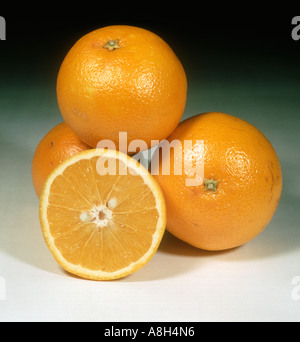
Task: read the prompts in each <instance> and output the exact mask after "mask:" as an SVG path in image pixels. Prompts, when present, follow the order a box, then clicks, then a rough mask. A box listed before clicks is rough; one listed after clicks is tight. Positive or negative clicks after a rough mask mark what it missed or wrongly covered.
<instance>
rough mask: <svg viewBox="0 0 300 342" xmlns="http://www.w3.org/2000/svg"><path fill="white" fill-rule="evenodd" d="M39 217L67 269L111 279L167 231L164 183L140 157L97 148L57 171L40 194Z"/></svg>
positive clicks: (142, 259) (149, 252)
mask: <svg viewBox="0 0 300 342" xmlns="http://www.w3.org/2000/svg"><path fill="white" fill-rule="evenodd" d="M104 170H107V172H106V174H105V172H104ZM97 171H98V172H99V173H98V172H97ZM40 221H41V226H42V231H43V235H44V238H45V241H46V243H47V245H48V247H49V249H50V251H51V252H52V254H53V256H54V258H55V259H56V261H57V262H58V263H59V264H60V265H61V266H62V267H63V268H64V269H65V270H66V271H68V272H70V273H73V274H76V275H78V276H80V277H83V278H88V279H95V280H109V279H116V278H121V277H124V276H126V275H128V274H130V273H132V272H134V271H136V270H138V269H140V268H141V267H142V266H144V265H145V264H146V263H147V262H148V261H149V260H150V259H151V258H152V256H153V255H154V253H155V252H156V250H157V248H158V246H159V244H160V241H161V239H162V236H163V234H164V230H165V225H166V208H165V201H164V197H163V194H162V192H161V190H160V187H159V186H158V185H157V183H156V181H155V180H154V178H153V177H152V176H151V175H150V173H149V172H148V171H147V170H146V169H145V168H144V167H142V166H141V165H140V164H139V163H138V162H137V161H136V160H134V159H133V158H130V157H128V156H127V155H125V154H122V153H120V152H116V151H112V150H102V149H97V150H89V151H85V152H81V153H79V154H77V155H75V156H73V157H72V158H70V159H68V160H67V161H65V162H63V163H62V164H61V165H60V166H58V167H57V168H56V169H55V170H54V171H53V173H52V174H51V175H50V177H49V178H48V180H47V181H46V183H45V186H44V189H43V192H42V195H41V199H40Z"/></svg>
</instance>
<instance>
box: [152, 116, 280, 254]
mask: <svg viewBox="0 0 300 342" xmlns="http://www.w3.org/2000/svg"><path fill="white" fill-rule="evenodd" d="M175 139H178V141H179V142H181V144H180V146H182V147H180V148H179V149H178V150H177V151H178V152H177V153H176V154H175V153H174V150H172V153H171V157H170V175H162V172H161V171H162V167H163V166H164V163H167V162H168V158H164V159H163V160H162V161H161V162H160V165H159V168H160V170H158V169H156V170H155V172H157V173H159V175H157V176H155V178H156V180H157V181H158V183H159V184H160V186H161V188H162V190H163V193H164V195H165V199H166V204H167V219H168V224H167V228H168V230H169V231H170V232H171V233H172V234H174V235H175V236H176V237H178V238H179V239H181V240H183V241H185V242H187V243H189V244H191V245H193V246H195V247H198V248H201V249H205V250H214V251H217V250H225V249H230V248H233V247H237V246H240V245H243V244H245V243H246V242H248V241H250V240H251V239H253V238H254V237H256V236H257V235H258V234H259V233H261V232H262V231H263V230H264V228H265V227H266V226H267V225H268V224H269V222H270V220H271V218H272V216H273V215H274V213H275V211H276V208H277V205H278V203H279V200H280V196H281V190H282V175H281V168H280V163H279V160H278V157H277V155H276V152H275V150H274V148H273V147H272V145H271V143H270V142H269V141H268V140H267V138H266V137H265V136H264V135H263V134H262V133H261V132H260V131H259V130H258V129H257V128H255V127H254V126H252V125H251V124H249V123H247V122H246V121H244V120H241V119H239V118H237V117H234V116H230V115H227V114H223V113H205V114H201V115H196V116H194V117H192V118H190V119H188V120H185V121H184V122H182V123H181V124H180V125H179V126H178V127H177V129H176V130H175V131H174V133H173V134H172V135H171V136H170V137H169V139H168V140H169V141H170V142H171V141H174V140H175ZM185 140H186V141H192V145H191V146H190V147H189V145H188V144H186V146H187V148H186V149H184V141H185ZM197 140H198V142H197ZM201 141H202V142H201ZM156 153H159V151H157V152H156ZM174 155H175V157H176V158H177V159H176V160H177V161H178V160H180V159H181V158H182V159H183V161H184V162H183V163H182V164H183V167H182V169H183V172H182V174H181V175H176V174H175V172H174ZM155 156H157V154H156V155H155ZM189 162H190V165H192V166H193V168H185V167H184V165H189ZM203 163H204V164H203ZM202 164H203V165H204V179H202V180H203V182H202V184H201V181H200V182H199V184H193V185H191V184H189V182H190V181H191V180H192V179H193V177H194V176H196V173H195V171H196V170H198V169H196V167H197V165H198V166H199V170H200V165H202ZM153 169H154V167H153ZM192 170H193V172H194V174H192V173H191V171H192ZM158 171H159V172H158ZM177 174H178V172H177ZM187 184H188V185H189V186H187Z"/></svg>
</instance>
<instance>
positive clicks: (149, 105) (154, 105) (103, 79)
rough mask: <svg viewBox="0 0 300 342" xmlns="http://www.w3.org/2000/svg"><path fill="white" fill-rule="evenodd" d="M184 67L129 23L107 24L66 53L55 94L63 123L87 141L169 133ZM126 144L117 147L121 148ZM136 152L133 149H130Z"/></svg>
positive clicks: (177, 115)
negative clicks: (125, 134) (123, 135)
mask: <svg viewBox="0 0 300 342" xmlns="http://www.w3.org/2000/svg"><path fill="white" fill-rule="evenodd" d="M186 95H187V79H186V74H185V71H184V69H183V67H182V65H181V63H180V61H179V59H178V58H177V57H176V55H175V53H174V52H173V50H172V49H171V48H170V47H169V45H168V44H167V43H166V42H165V41H164V40H163V39H161V38H160V37H158V36H157V35H156V34H154V33H152V32H150V31H148V30H145V29H142V28H138V27H132V26H123V25H119V26H108V27H104V28H100V29H98V30H95V31H93V32H90V33H89V34H87V35H85V36H84V37H82V38H81V39H79V40H78V41H77V42H76V44H75V45H74V46H73V47H72V49H71V50H70V51H69V53H68V54H67V56H66V57H65V59H64V61H63V63H62V65H61V68H60V71H59V74H58V79H57V99H58V104H59V107H60V110H61V114H62V116H63V118H64V120H65V121H66V123H67V124H68V125H69V126H70V127H71V128H72V130H73V131H74V132H75V133H76V134H77V136H78V137H79V138H80V139H81V140H82V141H84V142H85V143H86V144H88V145H90V146H92V147H96V146H97V144H98V142H99V141H100V140H104V139H109V140H112V141H113V142H114V144H115V146H116V148H117V149H119V132H127V139H128V145H129V144H130V142H131V141H132V140H136V139H140V140H143V141H145V143H146V144H147V145H145V148H143V149H146V147H147V148H148V147H151V144H150V142H151V140H161V139H164V138H166V137H168V136H169V135H170V134H171V133H172V132H173V131H174V129H175V128H176V126H177V125H178V123H179V122H180V119H181V117H182V114H183V112H184V108H185V104H186ZM126 148H127V146H124V147H122V148H120V150H122V151H124V150H125V149H126ZM134 152H135V151H134Z"/></svg>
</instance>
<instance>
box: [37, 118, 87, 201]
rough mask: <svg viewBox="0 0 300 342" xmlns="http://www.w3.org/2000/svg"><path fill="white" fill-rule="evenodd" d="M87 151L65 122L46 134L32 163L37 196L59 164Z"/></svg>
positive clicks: (85, 146)
mask: <svg viewBox="0 0 300 342" xmlns="http://www.w3.org/2000/svg"><path fill="white" fill-rule="evenodd" d="M89 149H90V147H89V146H88V145H86V144H85V143H84V142H82V141H81V140H79V139H78V138H77V136H76V135H75V134H74V132H73V131H72V130H71V129H70V128H69V127H68V126H67V125H66V123H65V122H63V123H61V124H59V125H57V126H55V127H54V128H53V129H52V130H51V131H50V132H49V133H48V134H46V136H45V137H44V138H43V139H42V140H41V142H40V143H39V145H38V146H37V148H36V151H35V154H34V157H33V161H32V170H31V171H32V182H33V186H34V189H35V192H36V194H37V196H38V197H40V195H41V192H42V189H43V186H44V183H45V182H46V180H47V178H48V176H49V175H50V174H51V172H52V171H53V170H54V169H55V168H56V167H57V166H58V165H59V164H61V163H62V162H63V161H65V160H66V159H68V158H70V157H72V156H73V155H75V154H77V153H79V152H82V151H86V150H89Z"/></svg>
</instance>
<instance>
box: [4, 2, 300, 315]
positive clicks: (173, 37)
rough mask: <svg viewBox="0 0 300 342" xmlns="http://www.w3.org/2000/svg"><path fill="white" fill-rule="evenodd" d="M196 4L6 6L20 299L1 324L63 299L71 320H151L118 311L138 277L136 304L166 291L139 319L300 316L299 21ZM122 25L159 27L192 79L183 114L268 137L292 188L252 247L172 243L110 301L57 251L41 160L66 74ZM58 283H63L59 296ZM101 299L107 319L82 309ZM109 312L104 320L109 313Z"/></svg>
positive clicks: (11, 223)
mask: <svg viewBox="0 0 300 342" xmlns="http://www.w3.org/2000/svg"><path fill="white" fill-rule="evenodd" d="M196 5H197V4H195V5H189V4H185V5H184V8H181V6H180V5H179V4H178V6H176V5H172V10H171V9H170V8H169V6H168V8H167V9H161V8H160V7H158V6H157V7H155V6H154V5H153V7H150V6H149V4H145V5H143V4H140V5H139V7H137V8H134V7H133V8H126V7H125V6H124V8H121V7H119V6H118V5H113V4H112V5H111V7H110V6H106V7H105V8H104V7H103V6H102V5H101V6H100V5H99V7H98V8H97V7H95V6H94V5H91V4H86V7H87V6H90V7H89V8H88V9H86V10H84V8H83V7H85V5H84V4H78V8H77V7H76V5H75V4H73V5H72V9H71V8H70V7H71V5H70V4H68V5H67V6H68V7H67V8H65V9H64V10H63V4H62V3H61V4H60V5H58V4H55V5H54V4H52V5H51V6H49V5H48V6H47V5H46V6H45V7H43V8H36V6H31V7H30V6H28V4H27V5H22V7H20V6H18V8H16V9H15V10H14V9H9V10H8V9H7V10H6V9H5V8H4V9H3V12H1V8H0V15H1V16H3V17H5V19H6V21H7V40H6V41H0V151H1V152H0V157H1V158H0V188H1V192H0V214H1V221H0V222H1V224H0V276H2V277H4V278H5V279H6V281H7V284H8V285H7V293H8V297H9V298H8V299H7V300H6V301H5V302H3V305H2V304H1V303H0V319H1V320H22V319H24V320H43V319H44V320H55V317H56V316H55V311H53V307H52V303H54V304H53V305H55V303H56V300H58V299H57V298H62V297H64V300H63V304H62V312H61V319H62V320H71V319H73V320H96V319H97V320H104V321H105V320H112V321H114V320H121V321H122V320H123V321H127V320H132V321H134V320H139V319H138V312H142V307H139V303H143V301H140V302H139V303H136V304H132V303H131V305H133V307H134V308H135V310H136V312H137V313H136V315H135V314H134V313H128V312H127V311H125V310H123V309H122V308H121V307H119V308H118V309H119V311H118V314H115V315H114V314H113V313H112V312H113V310H114V307H118V303H121V304H120V305H127V304H128V303H127V302H126V300H125V299H124V298H123V297H122V296H121V295H119V297H118V293H121V292H120V291H121V290H119V289H118V286H119V285H118V284H120V286H121V285H122V283H123V284H124V283H125V285H126V282H129V284H128V285H132V288H129V287H127V286H126V288H125V290H124V289H123V291H125V293H126V295H127V298H129V299H128V300H130V299H132V300H133V299H134V298H135V295H136V291H138V292H137V293H140V294H141V295H142V293H143V292H141V291H142V288H141V287H140V285H139V284H141V282H142V284H148V283H150V284H151V283H152V286H153V284H157V288H160V289H164V288H165V289H166V290H165V292H163V293H164V296H165V302H166V304H165V306H164V304H163V303H164V300H161V299H160V298H159V297H158V295H157V294H156V292H153V288H152V289H149V292H148V293H145V294H144V297H143V298H144V302H145V305H146V306H147V305H148V306H147V308H148V309H147V310H146V311H145V312H144V313H143V314H142V313H140V316H139V317H140V320H149V321H151V320H152V321H153V320H155V318H156V320H157V321H160V320H167V321H168V320H177V321H186V320H191V321H200V320H256V319H257V320H261V321H262V320H294V321H296V320H299V317H300V302H297V301H295V300H292V299H291V291H292V289H293V287H292V286H291V282H292V279H293V278H294V277H295V276H299V275H300V228H299V219H300V215H299V209H300V206H299V204H300V181H299V167H300V158H299V157H300V152H299V142H300V137H299V136H300V41H298V42H296V41H293V40H292V37H291V31H292V25H291V21H292V18H293V17H294V16H296V15H297V14H299V13H297V12H294V13H293V12H290V13H289V14H285V13H283V11H282V10H281V9H279V8H278V9H277V12H276V14H274V13H275V12H274V10H275V9H272V13H267V12H266V13H262V12H261V10H260V7H259V6H257V7H256V8H249V6H248V5H246V4H245V5H244V8H232V9H230V8H224V9H223V8H219V7H218V6H217V5H216V6H215V8H213V6H211V8H209V9H207V8H204V7H203V5H202V4H198V7H199V8H198V7H197V6H196ZM16 12H17V13H16ZM112 24H128V25H135V26H140V27H143V28H146V29H149V30H152V31H153V32H155V33H157V34H158V35H159V36H161V37H162V38H163V39H165V40H166V41H167V42H168V43H169V45H170V46H171V47H172V48H173V50H174V51H175V53H176V54H177V56H178V57H179V59H180V60H181V62H182V64H183V66H184V68H185V70H186V73H187V78H188V99H187V105H186V110H185V113H184V116H183V119H185V118H188V117H190V116H193V115H196V114H198V113H203V112H208V111H220V112H225V113H228V114H232V115H236V116H238V117H240V118H243V119H245V120H247V121H249V122H250V123H252V124H253V125H255V126H256V127H257V128H258V129H260V130H261V131H262V132H263V133H264V134H265V135H266V136H267V137H268V139H269V140H270V141H271V142H272V144H273V146H274V148H275V149H276V151H277V153H278V156H279V159H280V161H281V165H282V171H283V178H284V188H283V195H282V201H281V203H280V206H279V208H278V211H277V213H276V214H275V216H274V218H273V220H272V222H271V224H270V225H269V227H268V228H267V229H266V230H265V232H263V233H262V234H261V235H260V236H259V237H258V238H257V239H255V240H254V241H252V242H251V243H249V244H247V245H246V246H244V247H242V248H239V249H236V250H234V251H230V252H226V253H219V254H216V253H207V252H203V251H198V250H196V249H194V248H192V247H190V246H188V245H186V244H184V243H181V242H180V241H178V240H177V239H175V238H173V237H172V236H171V235H170V234H166V236H165V238H164V241H163V243H162V245H161V247H160V249H159V252H158V257H157V258H156V257H155V258H156V259H155V258H154V260H153V261H151V263H149V265H147V266H146V267H145V268H143V269H142V270H140V271H139V272H137V273H136V274H134V275H132V276H131V277H129V278H127V279H124V280H122V281H120V282H119V283H116V282H115V283H113V285H112V286H113V289H114V291H116V292H115V293H117V294H116V295H115V297H114V298H115V299H114V300H112V302H108V301H106V299H105V296H106V297H107V298H110V288H109V287H108V286H106V285H105V288H104V289H103V288H102V289H101V291H103V292H101V293H102V295H101V294H100V293H99V292H97V291H99V288H97V289H96V288H94V287H93V286H94V285H93V284H91V283H86V282H84V281H79V280H78V282H77V283H76V279H74V278H71V279H70V277H69V278H68V277H67V275H66V274H63V272H62V270H61V269H60V268H59V267H57V265H56V264H55V262H54V261H53V259H52V257H51V256H50V254H49V253H48V251H47V250H46V247H45V245H44V243H43V239H42V236H41V233H40V228H39V222H38V200H37V198H36V196H35V193H34V190H33V188H32V184H31V161H32V157H33V154H34V151H35V148H36V146H37V144H38V143H39V141H40V140H41V139H42V138H43V136H44V135H45V134H46V133H47V132H48V131H49V130H50V129H51V128H52V127H54V126H55V125H56V124H58V123H59V122H61V121H62V117H61V115H60V113H59V109H58V105H57V102H56V77H57V73H58V70H59V67H60V64H61V62H62V60H63V58H64V56H65V55H66V53H67V52H68V50H69V49H70V48H71V47H72V45H73V44H74V43H75V42H76V41H77V40H78V39H79V38H80V37H81V36H83V35H84V34H86V33H88V32H90V31H91V30H94V29H97V28H99V27H102V26H106V25H112ZM203 264H205V265H206V267H203ZM208 265H210V266H208ZM189 272H190V273H189ZM191 274H192V276H191ZM16 275H18V276H16ZM54 276H56V277H54ZM59 276H60V277H61V278H59ZM53 277H54V279H53ZM65 278H67V279H68V280H65ZM197 279H207V283H205V282H204V281H203V280H201V281H200V280H199V281H198V280H197ZM214 279H217V280H216V282H214ZM64 281H66V282H67V283H64ZM169 281H170V284H173V285H174V287H173V288H174V289H176V294H175V292H174V293H173V292H172V290H170V288H171V287H172V286H171V285H170V284H169V283H168V282H169ZM39 282H40V284H41V285H40V286H39ZM74 282H75V283H76V284H74ZM217 282H218V285H217ZM71 283H72V285H71ZM186 283H189V284H190V285H189V287H188V292H189V293H191V294H194V297H193V299H192V297H191V298H190V297H189V296H188V294H187V293H186V290H184V291H183V292H182V295H183V298H184V299H183V301H182V302H180V303H179V304H178V306H176V304H174V299H175V298H177V297H176V296H177V295H178V291H179V293H180V289H181V288H182V286H186ZM22 284H26V286H25V288H26V289H24V288H23V287H22ZM47 284H51V286H52V291H53V292H51V293H50V295H49V292H47V290H45V288H47ZM69 285H70V286H75V288H76V290H74V291H75V292H76V293H75V294H76V295H75V294H74V292H72V291H71V294H70V293H69V292H68V289H67V288H68V286H69ZM43 286H44V290H41V288H43ZM98 286H100V287H101V286H102V285H101V284H100V285H98ZM103 286H104V285H103ZM145 286H146V288H147V285H145ZM58 288H59V289H60V290H59V291H58V290H57V291H58V292H56V290H55V289H58ZM87 290H88V291H91V296H92V297H91V298H90V297H88V296H87V294H86V291H87ZM199 290H201V291H202V293H199ZM95 291H96V292H95ZM118 291H119V292H118ZM139 291H140V292H139ZM162 291H163V290H162ZM174 291H175V290H174ZM196 293H198V297H197V295H196V296H195V294H196ZM72 295H73V297H72ZM47 296H48V297H47ZM49 296H50V297H49ZM74 296H75V297H74ZM101 296H102V297H101ZM37 297H38V299H37ZM46 297H47V298H48V300H46V299H45V298H46ZM34 298H35V299H34ZM49 298H50V299H49ZM74 298H75V299H74ZM145 298H146V299H145ZM147 298H148V299H147ZM92 299H93V300H95V301H96V302H97V301H98V302H99V303H98V302H97V303H98V304H99V306H97V308H95V307H93V305H92V306H91V308H93V310H94V313H95V312H96V313H97V316H94V315H93V312H92V311H93V310H91V311H87V310H85V311H84V312H80V310H77V308H78V307H82V305H84V304H83V303H84V301H87V302H88V303H91V302H92ZM74 300H75V302H74ZM39 303H42V304H39ZM72 303H73V304H72ZM74 303H75V304H74ZM151 303H152V304H151ZM153 303H156V309H157V312H155V308H154V306H153ZM170 303H172V304H170ZM104 304H105V305H106V308H107V311H106V312H105V315H104V313H103V311H101V310H100V306H101V305H104ZM76 305H77V306H76ZM167 307H168V308H167ZM26 308H28V311H27V312H28V314H27V316H26V317H25V311H26ZM74 308H75V309H74ZM97 310H98V311H97ZM133 312H134V311H133ZM156 314H157V315H156Z"/></svg>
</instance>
